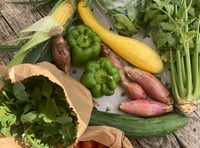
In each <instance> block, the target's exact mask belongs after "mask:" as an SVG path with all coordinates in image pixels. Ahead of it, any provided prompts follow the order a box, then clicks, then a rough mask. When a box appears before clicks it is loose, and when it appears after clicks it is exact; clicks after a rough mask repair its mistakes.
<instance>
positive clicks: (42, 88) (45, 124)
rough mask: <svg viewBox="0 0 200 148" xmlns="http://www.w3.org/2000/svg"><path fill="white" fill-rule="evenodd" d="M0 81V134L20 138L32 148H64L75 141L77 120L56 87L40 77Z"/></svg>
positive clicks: (2, 79)
mask: <svg viewBox="0 0 200 148" xmlns="http://www.w3.org/2000/svg"><path fill="white" fill-rule="evenodd" d="M0 78H1V81H3V82H4V87H3V88H2V89H1V90H0V119H1V120H0V135H2V136H13V137H22V139H23V140H24V141H25V142H27V143H28V144H29V145H30V146H31V147H32V148H41V147H42V148H48V147H50V146H51V147H56V145H58V144H62V146H63V147H66V146H68V145H69V144H71V143H72V142H73V141H74V140H75V139H76V133H77V124H78V123H77V117H76V115H75V113H74V112H73V110H72V108H70V107H69V105H68V104H67V102H66V99H65V95H64V92H63V89H62V88H61V87H60V86H58V85H57V84H55V83H52V82H51V81H50V80H49V79H48V78H46V77H44V76H33V77H30V78H27V79H25V80H23V81H21V82H16V83H11V82H10V80H8V79H5V78H4V77H0Z"/></svg>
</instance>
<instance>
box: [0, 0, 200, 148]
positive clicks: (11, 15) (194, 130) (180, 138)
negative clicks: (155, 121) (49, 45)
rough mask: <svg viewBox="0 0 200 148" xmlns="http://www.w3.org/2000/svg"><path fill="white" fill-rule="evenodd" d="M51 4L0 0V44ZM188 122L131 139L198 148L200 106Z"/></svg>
mask: <svg viewBox="0 0 200 148" xmlns="http://www.w3.org/2000/svg"><path fill="white" fill-rule="evenodd" d="M21 1H23V0H21ZM50 9H51V6H48V7H42V8H35V7H33V6H20V5H11V4H8V3H6V0H1V1H0V13H1V15H0V44H3V43H4V42H5V41H7V40H9V39H11V38H15V37H16V36H17V34H18V32H19V31H20V30H21V29H22V28H25V27H27V26H29V25H30V24H32V23H34V22H35V21H37V20H39V19H40V18H41V17H43V16H46V15H47V14H48V12H49V10H50ZM11 58H12V54H10V53H0V62H3V63H5V64H6V63H8V62H9V61H10V59H11ZM188 116H189V118H190V122H189V124H188V125H187V126H186V127H185V128H183V129H180V130H178V131H176V132H174V133H171V134H168V135H165V136H160V137H152V138H142V139H132V143H133V146H134V147H135V148H199V147H200V140H199V139H200V107H198V109H197V110H196V112H194V113H192V114H191V115H188Z"/></svg>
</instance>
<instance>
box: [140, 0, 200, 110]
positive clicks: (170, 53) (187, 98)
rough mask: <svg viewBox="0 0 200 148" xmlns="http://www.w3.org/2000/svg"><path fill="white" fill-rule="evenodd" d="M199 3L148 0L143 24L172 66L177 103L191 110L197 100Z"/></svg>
mask: <svg viewBox="0 0 200 148" xmlns="http://www.w3.org/2000/svg"><path fill="white" fill-rule="evenodd" d="M199 9H200V4H199V2H197V1H193V0H182V1H172V0H163V1H161V0H153V1H148V7H147V8H146V10H147V11H146V14H145V19H144V25H147V26H148V24H149V27H150V28H153V31H152V32H153V33H152V36H153V39H154V42H155V44H156V46H157V48H158V49H159V50H160V51H161V54H162V57H163V58H164V60H165V61H167V62H169V63H170V65H171V86H172V93H173V96H174V99H175V101H176V106H177V107H178V108H179V109H180V110H181V111H182V112H186V113H191V112H193V111H194V110H195V109H196V106H197V104H198V103H199V102H200V99H199V96H200V59H199V58H200V57H199V50H200V45H199V43H200V32H199V27H200V11H199Z"/></svg>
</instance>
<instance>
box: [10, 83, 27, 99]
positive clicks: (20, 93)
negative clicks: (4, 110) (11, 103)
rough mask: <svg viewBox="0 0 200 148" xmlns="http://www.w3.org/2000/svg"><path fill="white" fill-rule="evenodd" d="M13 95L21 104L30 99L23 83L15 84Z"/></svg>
mask: <svg viewBox="0 0 200 148" xmlns="http://www.w3.org/2000/svg"><path fill="white" fill-rule="evenodd" d="M13 94H14V96H15V97H16V98H17V99H18V100H19V101H20V102H25V101H27V100H28V99H29V94H28V93H27V92H26V91H25V87H24V85H23V84H22V83H21V82H16V83H15V84H13Z"/></svg>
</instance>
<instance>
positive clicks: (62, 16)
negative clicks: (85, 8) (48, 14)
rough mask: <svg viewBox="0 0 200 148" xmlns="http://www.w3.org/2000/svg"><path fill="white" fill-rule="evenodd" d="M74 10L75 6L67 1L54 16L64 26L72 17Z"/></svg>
mask: <svg viewBox="0 0 200 148" xmlns="http://www.w3.org/2000/svg"><path fill="white" fill-rule="evenodd" d="M73 11H74V10H73V6H72V5H71V4H69V3H65V4H63V5H62V6H61V7H60V8H58V10H57V12H56V13H55V15H54V16H53V18H54V19H55V20H56V21H57V22H58V24H60V25H61V26H64V25H65V23H66V21H67V20H68V19H69V18H70V17H72V15H73Z"/></svg>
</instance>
